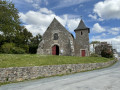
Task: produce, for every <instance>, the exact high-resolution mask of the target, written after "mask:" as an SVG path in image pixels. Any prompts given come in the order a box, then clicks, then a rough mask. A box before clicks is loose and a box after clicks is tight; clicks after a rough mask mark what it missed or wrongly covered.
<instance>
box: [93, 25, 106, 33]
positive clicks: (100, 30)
mask: <svg viewBox="0 0 120 90" xmlns="http://www.w3.org/2000/svg"><path fill="white" fill-rule="evenodd" d="M92 30H93V31H95V32H96V33H101V32H105V31H106V30H105V29H104V28H103V27H102V26H100V25H99V23H96V24H94V25H93V28H92Z"/></svg>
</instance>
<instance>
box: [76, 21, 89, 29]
mask: <svg viewBox="0 0 120 90" xmlns="http://www.w3.org/2000/svg"><path fill="white" fill-rule="evenodd" d="M81 29H82V30H83V29H88V27H86V25H85V24H84V22H83V20H82V19H81V21H80V23H79V25H78V27H77V28H76V29H75V30H81Z"/></svg>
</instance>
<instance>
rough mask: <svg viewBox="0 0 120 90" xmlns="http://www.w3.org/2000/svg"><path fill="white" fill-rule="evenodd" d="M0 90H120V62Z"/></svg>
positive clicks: (0, 89) (2, 87) (3, 87)
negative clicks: (107, 66)
mask: <svg viewBox="0 0 120 90" xmlns="http://www.w3.org/2000/svg"><path fill="white" fill-rule="evenodd" d="M0 90H120V61H118V63H116V64H115V65H113V66H112V67H109V68H105V69H100V70H94V71H89V72H83V73H77V74H73V75H66V76H62V77H52V78H45V79H40V80H32V81H26V82H21V83H15V84H8V85H4V86H1V87H0Z"/></svg>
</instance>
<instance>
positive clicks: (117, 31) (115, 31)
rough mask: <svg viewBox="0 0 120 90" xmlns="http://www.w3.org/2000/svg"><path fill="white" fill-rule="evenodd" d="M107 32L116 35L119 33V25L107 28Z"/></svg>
mask: <svg viewBox="0 0 120 90" xmlns="http://www.w3.org/2000/svg"><path fill="white" fill-rule="evenodd" d="M108 33H109V34H112V35H118V34H120V28H119V27H115V28H111V29H109V31H108Z"/></svg>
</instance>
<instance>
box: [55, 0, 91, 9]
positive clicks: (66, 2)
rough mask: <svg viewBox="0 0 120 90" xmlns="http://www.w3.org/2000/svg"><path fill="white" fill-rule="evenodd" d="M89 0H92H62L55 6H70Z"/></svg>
mask: <svg viewBox="0 0 120 90" xmlns="http://www.w3.org/2000/svg"><path fill="white" fill-rule="evenodd" d="M87 1H90V0H74V1H73V0H60V2H59V4H58V5H57V6H56V7H54V8H64V7H70V6H73V5H78V4H81V3H84V2H87Z"/></svg>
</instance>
